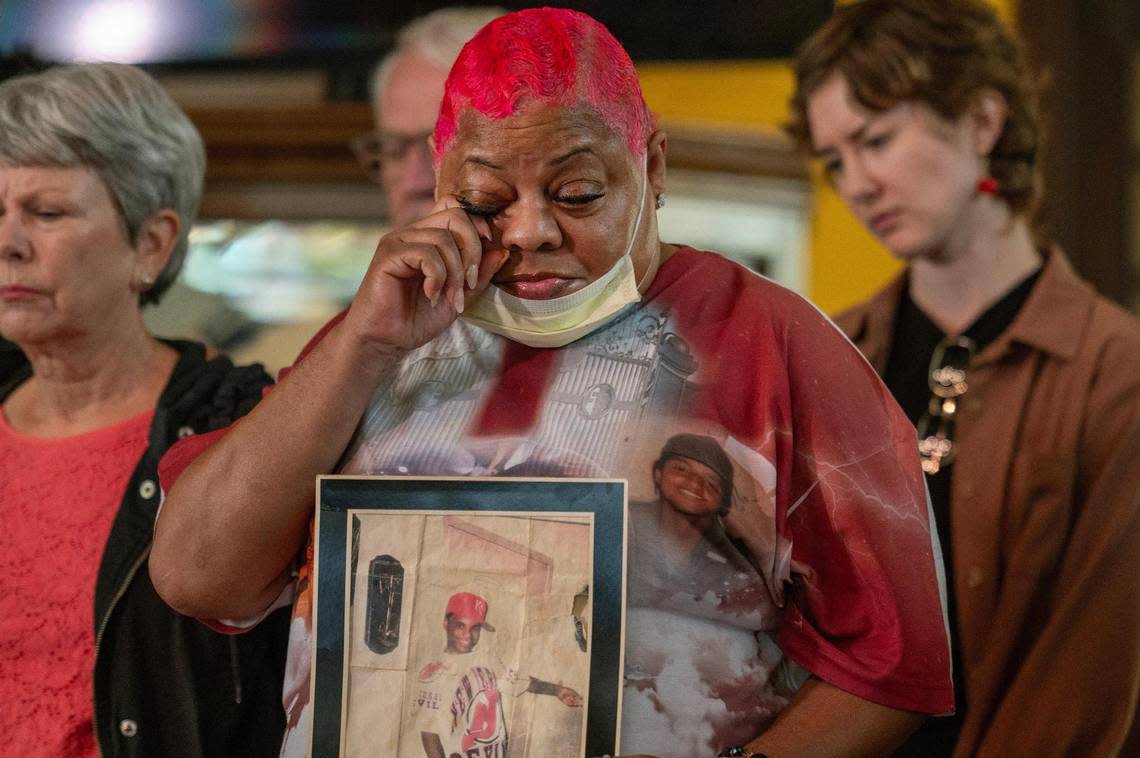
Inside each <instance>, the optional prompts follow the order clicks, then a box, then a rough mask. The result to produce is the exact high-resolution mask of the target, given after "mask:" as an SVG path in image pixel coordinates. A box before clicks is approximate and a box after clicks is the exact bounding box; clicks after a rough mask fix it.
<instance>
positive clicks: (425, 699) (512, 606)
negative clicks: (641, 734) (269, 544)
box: [310, 476, 627, 758]
mask: <svg viewBox="0 0 1140 758" xmlns="http://www.w3.org/2000/svg"><path fill="white" fill-rule="evenodd" d="M317 499H318V507H317V521H316V535H315V536H316V539H315V542H316V554H315V559H314V567H315V577H314V587H315V594H314V620H313V623H314V629H315V635H314V651H313V656H314V657H313V676H312V693H311V698H312V702H313V737H312V744H311V748H310V754H311V755H313V756H322V758H323V757H324V756H344V757H345V758H356V757H357V756H361V757H363V756H383V757H384V758H389V757H390V756H392V757H395V758H424V757H425V756H426V757H427V758H440V757H442V758H456V757H457V756H458V757H459V758H540V757H541V758H562V757H564V758H588V757H590V756H600V755H604V754H607V753H611V754H612V753H616V752H617V747H618V744H619V739H620V734H619V729H620V724H621V692H622V666H623V650H624V625H623V619H624V606H625V553H626V529H627V495H626V483H625V482H624V481H614V480H596V479H591V480H575V479H511V478H465V477H463V478H420V477H357V476H326V477H321V479H320V481H319V484H318V491H317Z"/></svg>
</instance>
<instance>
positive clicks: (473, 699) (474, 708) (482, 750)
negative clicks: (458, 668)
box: [455, 666, 507, 758]
mask: <svg viewBox="0 0 1140 758" xmlns="http://www.w3.org/2000/svg"><path fill="white" fill-rule="evenodd" d="M456 700H457V701H458V702H456V703H455V705H459V706H460V707H461V708H462V710H461V712H462V714H463V722H464V723H465V724H466V726H465V728H464V730H463V736H462V737H461V738H460V747H461V748H462V750H463V755H464V756H469V755H470V756H479V757H480V758H482V757H483V756H491V757H493V758H498V757H499V756H504V758H505V756H506V754H507V723H506V716H505V714H504V712H503V699H502V695H501V693H500V692H499V688H498V683H497V681H496V677H495V674H494V672H493V671H490V670H488V669H486V668H483V667H482V666H477V667H475V668H473V669H471V670H470V671H468V672H467V673H466V674H465V675H464V676H463V679H462V680H461V681H460V684H459V687H458V689H457V691H456ZM464 701H465V702H464Z"/></svg>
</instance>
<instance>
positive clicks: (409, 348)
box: [151, 8, 953, 758]
mask: <svg viewBox="0 0 1140 758" xmlns="http://www.w3.org/2000/svg"><path fill="white" fill-rule="evenodd" d="M666 142H667V140H666V136H665V134H664V132H662V131H660V130H658V129H656V128H655V126H654V124H653V120H652V118H651V117H650V115H649V112H648V110H647V108H646V105H645V102H644V100H643V98H642V95H641V89H640V86H639V85H638V81H637V76H636V72H635V71H634V68H633V65H632V63H631V61H630V59H629V56H628V55H627V54H626V53H625V51H624V50H623V49H622V48H621V46H620V45H619V44H618V42H617V41H616V40H615V39H614V38H613V37H612V35H610V34H609V32H608V31H606V29H605V28H604V27H602V26H601V25H600V24H598V23H597V22H596V21H594V20H593V19H591V18H590V17H588V16H586V15H584V14H582V13H577V12H574V11H568V10H554V9H549V8H545V9H532V10H525V11H519V12H517V13H513V14H510V15H507V16H504V17H502V18H500V19H497V20H495V21H493V22H491V23H490V24H488V25H487V26H486V27H484V28H483V29H482V30H481V31H480V32H479V33H478V34H477V35H476V36H475V37H474V38H473V39H472V40H471V41H470V42H469V43H468V44H467V46H466V47H465V48H464V50H463V52H462V54H461V55H460V57H459V59H458V61H457V62H456V64H455V66H454V68H453V69H452V71H451V74H450V77H449V79H448V82H447V87H446V92H445V96H444V102H443V105H442V107H441V109H440V115H439V120H438V123H437V126H436V129H435V134H434V143H433V145H434V151H435V161H436V165H437V181H436V201H437V202H436V206H435V208H434V210H433V212H432V213H431V214H429V215H428V216H427V217H425V218H423V219H421V220H419V221H417V222H415V223H412V224H410V225H409V226H407V227H404V228H401V229H397V230H395V231H393V232H391V233H390V234H388V235H387V236H385V237H384V238H383V239H381V240H380V243H379V245H378V246H377V250H376V254H375V257H374V259H373V262H372V265H371V267H370V269H369V271H368V273H367V274H366V275H365V278H364V281H363V282H362V283H361V286H360V289H359V291H358V293H357V295H356V298H355V299H354V301H353V303H352V305H351V306H350V307H349V309H348V310H347V311H346V312H345V313H344V314H342V315H341V316H339V317H337V318H336V319H335V320H334V321H333V322H332V323H330V324H329V325H328V327H327V328H326V329H325V330H324V331H323V332H322V333H321V334H320V335H318V337H317V338H315V339H314V341H313V343H312V344H311V345H310V347H309V349H307V350H306V351H305V353H303V355H302V357H301V359H299V360H298V362H297V364H296V365H295V366H294V368H293V369H292V370H291V371H290V373H289V375H288V376H287V377H286V378H285V379H284V380H283V381H282V382H281V383H280V384H279V385H278V386H277V388H276V389H275V390H274V391H273V392H272V393H270V394H269V395H268V396H267V397H266V399H265V400H264V401H263V402H262V403H261V405H260V406H259V407H258V409H257V410H256V411H254V412H253V413H252V414H251V415H250V416H248V417H247V418H246V419H244V420H243V421H241V422H240V423H239V424H237V425H235V426H233V427H231V428H230V429H229V430H227V431H225V432H224V433H220V434H217V435H212V436H208V437H207V436H203V437H202V438H200V439H199V438H196V439H193V440H188V441H187V442H186V443H184V444H183V445H181V446H180V447H179V448H178V449H176V450H175V451H172V453H171V454H170V455H169V456H167V457H166V459H165V460H164V464H163V465H164V472H163V484H164V487H165V488H166V492H167V499H166V501H165V505H164V508H163V512H162V515H161V517H160V519H159V522H158V526H157V531H156V537H155V549H154V553H153V555H152V558H151V571H152V575H153V577H154V581H155V585H156V586H157V587H158V588H159V591H160V592H161V593H162V594H163V596H164V597H165V598H166V599H167V600H168V601H169V602H171V603H172V604H173V605H174V606H175V607H176V608H178V609H179V610H182V611H183V612H185V613H189V614H193V615H196V616H199V617H205V618H250V619H253V618H256V617H257V616H258V615H259V614H260V613H262V612H263V611H264V610H265V609H266V608H268V607H272V605H273V604H274V602H275V600H277V599H278V598H279V597H280V596H281V595H282V591H283V590H287V589H288V587H289V586H290V583H291V581H292V580H291V578H290V566H291V562H292V561H293V559H294V556H296V555H297V554H298V552H299V551H300V550H301V548H302V546H303V545H304V544H305V542H306V539H307V538H308V537H309V523H310V520H311V519H312V515H313V507H312V503H313V482H314V478H315V477H316V476H317V475H319V474H324V473H328V472H332V471H336V472H340V473H346V474H388V473H401V474H412V475H419V476H433V475H448V476H457V475H483V476H487V475H496V476H574V477H583V476H585V477H608V478H613V477H624V478H626V479H628V480H629V484H630V492H631V501H632V502H631V505H630V508H631V518H630V523H631V525H632V527H631V528H632V533H631V535H630V542H631V551H630V555H631V558H630V562H629V566H628V573H629V597H628V605H629V608H628V612H627V618H626V639H627V646H626V654H625V672H624V673H625V690H624V703H623V709H622V714H621V718H622V725H621V734H622V744H621V751H622V752H623V753H625V754H641V755H656V756H662V758H671V757H673V756H677V757H678V758H681V757H683V758H693V756H714V755H717V754H718V753H720V754H724V755H742V756H747V755H759V754H761V752H763V753H767V754H770V755H791V754H795V755H856V754H868V753H871V754H877V753H882V752H885V751H888V750H890V749H891V748H892V747H893V746H894V745H896V744H898V743H899V742H900V741H901V740H902V739H904V738H905V737H906V735H907V734H908V733H909V731H910V730H911V729H913V728H914V726H915V725H916V724H917V723H918V721H919V720H920V719H921V716H920V715H919V714H921V713H943V712H947V711H949V710H951V709H952V707H953V700H952V691H951V684H950V666H949V660H950V658H949V646H948V642H947V634H946V622H945V616H944V606H943V601H942V592H941V589H942V588H941V584H940V571H941V569H940V558H939V556H938V554H937V548H936V543H935V541H934V540H933V538H932V529H931V524H930V521H929V518H928V511H927V502H926V492H925V489H924V486H923V482H922V472H921V469H920V467H919V460H918V456H917V454H916V452H915V450H914V445H913V433H912V431H911V430H910V428H909V427H908V425H907V422H906V418H905V417H904V416H902V414H901V413H900V412H899V410H898V408H897V407H896V406H895V404H894V403H893V402H892V401H891V400H890V397H889V395H888V394H887V393H886V391H885V390H884V389H883V387H882V385H881V384H880V382H879V381H878V380H877V378H876V377H875V375H874V372H873V370H872V369H871V368H870V367H869V366H868V365H867V363H866V362H865V361H864V360H863V359H862V358H860V357H859V355H858V354H857V353H856V352H855V350H854V348H853V347H852V346H851V345H850V344H849V343H848V342H847V341H846V340H845V339H844V338H843V337H842V335H841V334H839V332H838V331H837V330H836V329H835V328H834V327H833V326H832V325H831V324H830V323H829V322H828V321H827V319H826V318H824V317H823V316H822V315H820V314H819V312H818V311H817V310H816V309H814V308H813V307H812V306H811V305H810V304H808V303H806V302H805V301H804V300H802V299H801V298H799V297H798V296H796V295H795V294H793V293H791V292H788V291H787V290H784V289H782V288H781V287H779V286H777V285H775V284H774V283H772V282H770V281H768V280H766V279H763V278H762V277H759V276H757V275H755V274H753V273H752V272H750V271H747V270H745V269H743V268H742V267H740V266H738V265H736V264H734V263H731V262H729V261H727V260H726V259H724V258H722V257H720V256H718V255H716V254H714V253H707V252H701V251H697V250H694V249H692V248H689V247H685V246H683V245H674V244H669V243H665V242H662V241H661V240H660V238H659V236H658V230H657V219H656V213H655V209H656V208H657V207H660V204H661V202H662V200H663V195H664V191H665V153H666ZM678 435H700V436H701V438H702V439H706V440H708V441H709V442H708V443H707V444H715V445H719V446H720V447H722V448H723V450H724V460H723V461H722V462H721V464H719V465H721V468H722V469H724V470H723V471H722V472H720V473H719V474H717V473H716V472H713V474H714V475H710V474H709V472H708V471H706V470H705V469H707V468H708V467H707V466H704V467H702V465H701V463H700V461H694V462H693V463H692V464H690V465H687V466H685V467H680V468H678V470H677V471H675V472H671V476H672V479H671V480H670V487H672V488H673V489H672V490H671V492H672V495H671V496H672V497H673V499H674V500H675V501H676V502H677V503H678V504H679V505H681V506H684V505H685V504H686V503H690V502H692V503H696V502H698V501H703V500H704V499H708V498H707V497H706V496H707V495H708V491H710V488H711V491H715V490H716V488H718V487H719V488H721V489H720V491H718V492H716V497H715V500H716V503H717V506H718V507H717V515H716V518H715V519H710V518H708V517H707V514H704V513H703V512H702V513H696V514H695V516H694V517H699V518H701V519H703V521H702V523H704V524H705V526H706V527H707V529H703V530H702V531H701V534H703V535H705V536H706V537H707V538H708V539H706V541H705V542H702V543H700V544H701V545H702V547H701V548H700V554H699V555H694V554H693V551H692V544H689V545H687V546H679V545H675V544H671V543H670V539H671V538H670V533H669V532H667V531H665V530H663V529H661V528H660V526H661V519H662V518H663V517H664V516H666V515H668V516H669V517H670V518H672V519H673V520H676V519H678V518H686V517H687V515H686V510H685V508H684V507H681V508H680V509H679V510H678V511H677V514H664V513H663V512H662V511H661V510H660V509H657V510H654V507H655V504H656V503H657V502H658V498H657V497H654V489H655V482H656V479H659V478H660V477H656V478H655V477H654V475H653V471H654V469H653V465H652V463H653V461H654V460H655V459H656V458H657V457H658V455H659V453H660V451H661V450H662V447H663V446H664V445H665V444H666V443H667V441H668V440H670V439H678ZM716 460H717V461H720V460H721V459H720V458H719V457H717V459H716ZM728 465H731V467H732V469H733V473H732V475H731V476H728V472H727V469H726V468H725V466H728ZM682 469H683V470H682ZM726 483H731V484H730V486H729V485H728V484H726ZM635 510H636V511H637V513H636V517H635V516H634V514H633V511H635ZM691 510H694V511H695V510H697V509H695V508H694V509H691ZM711 529H716V530H719V532H718V533H717V534H716V535H711V536H710V535H709V530H711ZM706 543H707V544H706ZM694 568H699V577H700V578H699V579H695V578H694V576H695V575H694V576H690V574H693V571H691V570H690V569H694ZM306 575H307V574H306ZM302 607H305V608H308V607H309V606H308V605H306V604H302ZM496 625H497V626H498V625H499V623H498V622H496ZM299 628H301V629H305V628H307V627H305V626H304V625H302V626H301V627H299ZM485 643H486V640H485ZM486 644H489V643H486ZM299 649H300V650H302V651H304V650H307V649H308V647H307V646H305V645H301V646H299ZM302 666H307V661H303V663H302ZM304 670H305V671H306V672H307V668H304ZM544 678H545V677H544ZM551 678H552V679H553V678H554V677H551ZM350 686H351V685H350ZM405 687H406V690H405V693H404V697H403V703H404V705H403V709H404V712H403V714H402V715H401V714H397V716H400V718H399V721H400V722H401V723H404V724H407V723H413V722H415V723H419V718H420V715H422V714H417V712H416V709H417V708H420V707H422V702H423V701H424V700H425V699H424V698H417V690H416V687H417V684H416V683H415V682H407V683H406V684H405ZM469 695H470V693H467V697H466V699H467V700H470V697H469ZM495 698H496V701H497V698H498V693H496V694H495ZM433 702H434V701H433ZM452 705H453V706H454V704H452ZM447 706H448V704H446V703H444V704H443V705H442V706H440V707H439V710H440V711H441V712H444V713H448V714H450V718H451V721H450V722H449V723H448V724H447V725H445V726H444V727H441V728H440V729H437V730H435V731H434V732H433V733H438V734H440V737H441V739H440V744H439V746H438V747H432V749H431V750H427V748H426V742H425V743H421V740H420V738H419V736H418V735H402V736H401V735H397V734H391V735H388V734H385V733H383V732H384V729H385V728H388V727H382V726H377V727H376V728H375V730H376V732H377V737H376V739H377V741H378V742H377V744H383V745H388V746H390V749H391V754H395V755H400V756H422V755H424V754H425V750H426V752H427V754H428V755H443V756H452V755H453V754H455V753H458V754H460V755H463V756H465V757H466V756H467V755H474V754H473V753H469V752H464V751H462V750H460V749H458V748H452V747H449V746H450V745H457V746H458V745H465V744H470V743H471V739H470V738H471V736H472V731H471V730H472V725H471V724H469V723H466V722H465V721H464V719H463V718H460V717H459V716H458V715H456V714H457V713H458V712H459V711H458V710H457V708H456V707H452V708H448V707H447ZM505 718H506V719H507V722H508V723H506V724H501V725H494V726H495V728H494V729H491V728H490V727H489V725H487V724H480V729H481V732H480V733H481V734H493V735H495V737H494V739H495V740H500V741H497V742H495V743H494V744H490V743H488V744H486V745H482V747H481V748H480V750H482V752H479V753H478V755H479V756H483V755H499V754H504V755H505V754H506V744H507V743H506V740H507V738H508V735H509V733H510V727H511V726H512V723H511V722H510V719H511V715H510V714H509V712H508V713H507V715H506V716H505ZM291 723H293V722H292V721H291ZM376 723H377V724H381V723H382V721H381V720H380V718H379V717H378V718H377V720H376ZM398 727H399V724H397V725H396V726H394V727H390V729H391V730H393V731H399V728H398ZM499 727H502V728H499ZM307 729H308V725H307V723H306V719H305V718H304V717H303V716H301V717H298V718H297V719H296V729H295V730H294V735H295V736H297V737H298V738H299V739H300V740H301V741H302V742H305V743H306V744H307V741H308V737H307V736H306V732H305V730H307ZM512 744H513V743H512ZM433 745H435V743H433ZM541 750H542V754H543V755H567V756H577V755H580V752H581V748H580V746H579V745H578V744H571V743H566V744H544V745H543V746H542V747H541ZM496 751H498V752H496ZM386 754H387V753H386Z"/></svg>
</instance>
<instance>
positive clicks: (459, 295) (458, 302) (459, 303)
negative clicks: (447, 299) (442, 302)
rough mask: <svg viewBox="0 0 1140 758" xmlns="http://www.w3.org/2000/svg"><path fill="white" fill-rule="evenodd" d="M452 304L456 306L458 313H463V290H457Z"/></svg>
mask: <svg viewBox="0 0 1140 758" xmlns="http://www.w3.org/2000/svg"><path fill="white" fill-rule="evenodd" d="M451 304H452V305H454V306H455V312H456V313H463V289H462V288H460V289H457V290H456V291H455V296H454V297H453V298H452V299H451Z"/></svg>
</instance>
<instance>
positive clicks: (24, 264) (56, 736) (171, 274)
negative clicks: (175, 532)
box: [0, 64, 287, 756]
mask: <svg viewBox="0 0 1140 758" xmlns="http://www.w3.org/2000/svg"><path fill="white" fill-rule="evenodd" d="M204 170H205V153H204V150H203V146H202V141H201V138H200V137H199V136H198V133H197V132H196V131H195V129H194V127H193V125H192V124H191V123H190V121H189V120H188V119H187V118H186V115H185V114H184V113H182V112H181V111H180V110H179V109H178V107H177V106H176V105H175V104H174V102H173V101H172V100H171V99H170V98H169V96H168V95H167V94H166V93H165V92H164V91H163V90H162V88H161V87H159V85H158V84H157V83H156V82H155V81H154V80H153V79H151V77H149V76H148V75H146V74H145V73H143V72H142V71H140V70H139V69H136V68H133V67H130V66H124V65H117V64H95V65H77V66H66V67H60V68H55V69H50V70H48V71H45V72H43V73H39V74H34V75H28V76H21V77H16V78H13V79H10V80H8V81H7V82H5V83H3V84H2V85H0V337H2V338H3V339H6V340H9V341H11V342H12V343H14V344H15V346H16V347H18V348H19V350H18V352H17V354H16V355H15V357H14V359H13V360H7V359H6V360H5V361H4V362H3V363H2V364H0V366H3V369H2V371H0V515H2V518H3V522H4V528H3V529H2V530H0V572H2V573H3V575H4V577H5V580H4V592H2V593H0V687H3V689H4V691H5V693H6V694H5V705H4V707H3V708H0V733H3V734H4V737H5V741H6V744H7V745H8V750H10V751H11V753H12V754H14V755H68V756H87V755H97V754H98V753H99V752H102V754H103V755H164V756H181V755H186V756H191V755H193V756H197V755H207V754H208V755H228V754H234V755H243V756H246V755H260V754H271V753H273V752H275V750H276V746H277V745H278V744H279V743H280V736H281V732H282V729H283V727H284V724H283V716H282V711H281V708H280V705H279V703H277V702H276V693H277V692H278V690H279V687H280V684H281V677H282V668H283V653H284V643H285V638H284V636H283V635H284V632H285V626H284V624H285V623H286V621H287V620H286V619H285V618H281V619H280V620H279V621H277V622H276V623H274V622H271V623H269V624H267V625H264V626H263V627H260V628H259V631H258V634H257V636H256V637H254V638H250V639H245V638H242V639H241V640H237V639H235V638H231V637H227V636H225V635H223V634H219V633H216V632H214V631H210V630H209V629H207V628H206V627H205V626H202V625H201V624H200V623H199V622H197V621H195V620H194V619H190V618H186V617H183V616H179V615H178V614H176V613H174V612H173V611H171V610H169V609H168V608H167V607H166V606H165V604H164V603H163V602H162V601H161V600H160V599H159V598H158V597H157V595H156V594H155V592H154V588H153V587H152V586H151V583H150V579H149V575H148V571H147V569H146V561H147V555H148V553H149V550H150V539H151V525H152V523H153V520H154V517H155V514H156V511H157V508H158V496H157V493H158V487H157V481H156V479H157V475H156V473H157V463H158V459H159V458H160V457H161V455H162V453H163V451H164V450H165V449H166V448H167V447H168V446H169V445H170V444H172V443H173V442H174V441H175V440H176V439H178V438H179V437H181V436H185V435H188V434H193V433H195V432H200V431H206V430H209V429H212V428H215V427H217V426H222V425H225V424H227V423H229V422H230V421H232V420H233V419H234V418H235V417H236V416H238V415H240V414H241V413H243V412H245V411H247V410H248V409H249V408H250V407H251V406H252V405H253V404H254V403H256V402H257V400H258V398H259V397H260V393H261V390H262V388H263V387H264V386H265V385H266V384H268V382H269V379H268V377H267V376H266V375H265V374H264V372H263V371H262V370H261V369H260V367H248V368H236V367H234V366H233V364H232V363H230V361H229V360H228V359H225V358H212V359H207V357H206V353H205V350H204V348H203V347H202V346H201V345H197V344H192V343H188V342H174V341H165V340H159V339H156V338H155V337H154V336H152V335H151V334H150V333H148V331H147V329H146V327H145V326H144V323H143V319H142V313H141V309H142V306H143V305H145V304H147V303H153V302H157V301H158V299H159V297H160V296H161V295H162V293H163V292H164V291H165V290H166V289H167V287H169V286H170V284H171V282H172V281H173V280H174V278H175V277H176V276H177V274H178V270H179V268H180V267H181V265H182V260H183V258H184V257H185V254H186V248H187V232H188V230H189V227H190V224H191V222H192V221H193V220H194V217H195V214H196V212H197V206H198V200H199V197H200V195H201V190H202V180H203V174H204ZM9 352H11V351H9ZM275 621H276V620H275ZM92 693H94V697H93V696H92Z"/></svg>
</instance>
